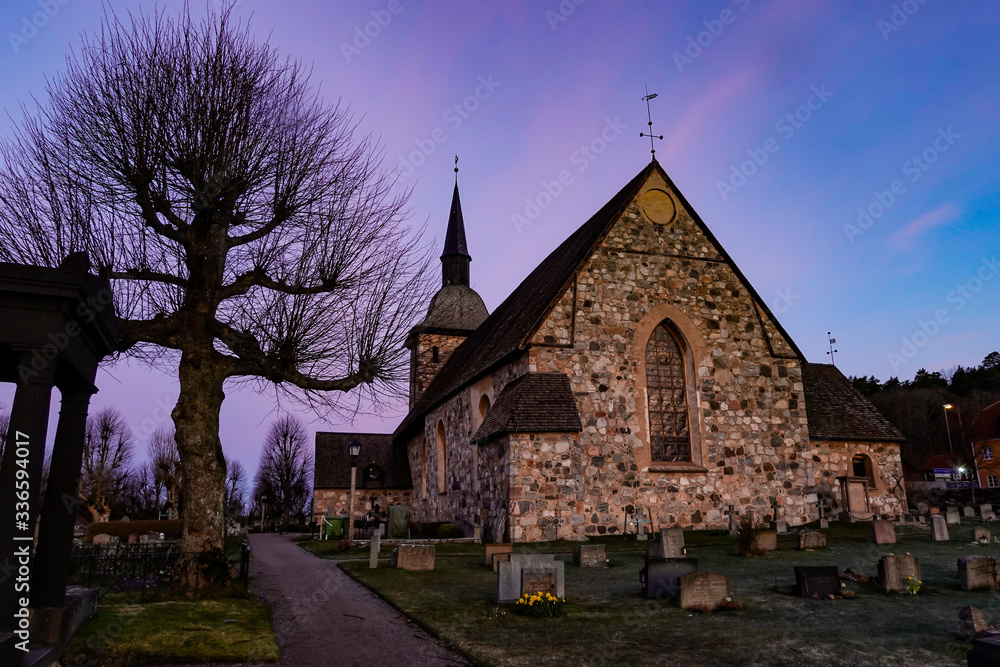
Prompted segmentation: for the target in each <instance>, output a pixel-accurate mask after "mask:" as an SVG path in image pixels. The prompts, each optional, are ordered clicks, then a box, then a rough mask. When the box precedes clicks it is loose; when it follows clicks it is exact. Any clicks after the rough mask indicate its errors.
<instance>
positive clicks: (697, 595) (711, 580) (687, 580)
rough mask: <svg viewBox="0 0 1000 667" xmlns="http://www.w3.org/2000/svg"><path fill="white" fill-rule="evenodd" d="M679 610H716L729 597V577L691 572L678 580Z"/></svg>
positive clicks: (711, 573)
mask: <svg viewBox="0 0 1000 667" xmlns="http://www.w3.org/2000/svg"><path fill="white" fill-rule="evenodd" d="M678 597H679V602H678V603H679V606H680V607H681V609H710V610H714V609H718V608H719V606H720V605H721V604H722V603H723V602H724V601H725V600H726V598H728V597H729V577H728V576H727V575H725V574H719V573H718V572H692V573H691V574H686V575H684V576H683V577H681V579H680V593H679V596H678Z"/></svg>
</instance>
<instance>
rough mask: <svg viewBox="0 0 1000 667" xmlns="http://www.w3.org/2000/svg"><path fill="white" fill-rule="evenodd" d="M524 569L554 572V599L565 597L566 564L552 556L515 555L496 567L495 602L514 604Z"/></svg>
mask: <svg viewBox="0 0 1000 667" xmlns="http://www.w3.org/2000/svg"><path fill="white" fill-rule="evenodd" d="M525 569H534V570H554V571H555V573H556V592H555V595H556V597H560V598H562V597H566V563H565V562H564V561H561V560H556V559H555V556H554V555H553V554H515V553H512V554H510V555H509V559H508V560H506V561H502V562H500V563H499V565H498V566H497V602H498V603H500V604H503V603H506V602H516V601H517V600H518V598H520V597H521V571H522V570H525Z"/></svg>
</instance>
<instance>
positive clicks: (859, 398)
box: [802, 363, 906, 442]
mask: <svg viewBox="0 0 1000 667" xmlns="http://www.w3.org/2000/svg"><path fill="white" fill-rule="evenodd" d="M802 386H803V387H804V389H805V397H806V416H807V418H808V419H809V439H810V440H826V441H837V440H842V441H868V442H903V441H905V440H906V438H905V437H904V436H903V434H902V433H901V432H900V430H899V429H898V428H896V427H895V426H893V424H892V422H890V421H889V420H888V419H886V418H885V417H884V416H883V415H882V413H881V412H879V411H878V408H876V407H875V405H874V404H873V403H872V402H871V401H869V400H868V399H867V398H865V397H864V395H863V394H862V393H861V392H859V391H858V390H857V389H855V388H854V385H852V384H851V382H850V380H848V379H847V378H846V377H844V374H843V373H841V372H840V371H839V370H838V369H837V367H836V366H831V365H829V364H810V363H803V364H802Z"/></svg>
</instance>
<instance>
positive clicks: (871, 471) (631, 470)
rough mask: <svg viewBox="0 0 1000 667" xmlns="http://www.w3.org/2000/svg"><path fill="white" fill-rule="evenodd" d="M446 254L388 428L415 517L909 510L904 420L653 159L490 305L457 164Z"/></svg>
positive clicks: (665, 522)
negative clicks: (814, 355)
mask: <svg viewBox="0 0 1000 667" xmlns="http://www.w3.org/2000/svg"><path fill="white" fill-rule="evenodd" d="M441 263H442V279H443V280H442V286H441V288H440V290H439V291H438V292H437V294H436V295H435V296H434V298H433V299H432V301H431V303H430V305H429V308H428V311H427V316H426V318H425V319H424V320H423V322H421V323H420V324H419V325H417V326H416V327H414V328H413V330H412V331H411V333H410V335H409V337H408V339H407V341H406V346H407V348H408V349H409V351H410V410H409V413H408V414H407V415H406V417H405V418H404V419H403V421H402V423H401V424H400V425H399V427H398V428H397V429H396V431H395V433H394V434H393V439H392V443H391V445H386V446H387V447H388V446H391V447H392V448H393V449H394V450H395V451H396V452H398V456H397V458H399V457H403V458H405V460H406V462H407V463H408V465H409V471H408V472H409V475H408V478H409V480H410V488H409V489H408V490H409V497H408V501H409V503H410V505H411V517H412V518H413V519H414V520H416V521H422V522H437V521H452V522H456V523H458V524H459V525H463V526H466V527H472V526H478V527H480V529H481V530H482V531H483V534H484V536H485V537H486V538H487V539H491V540H501V539H509V540H513V541H517V542H523V541H537V540H553V539H570V540H582V539H585V538H586V537H587V536H588V535H604V534H615V533H622V532H624V531H626V530H628V531H632V530H634V529H635V528H634V527H635V519H636V518H637V517H643V518H645V519H647V520H651V522H652V524H653V527H654V528H658V527H660V526H675V525H679V526H683V527H686V528H724V527H727V526H728V525H729V516H728V515H727V512H728V510H729V508H730V506H732V507H733V508H734V509H735V511H736V512H743V511H747V510H753V511H755V512H757V513H758V514H759V515H760V516H763V517H767V516H768V515H770V514H772V513H773V510H772V507H774V506H775V504H776V505H777V507H778V514H779V516H778V518H779V519H781V520H783V521H786V522H788V523H789V524H791V525H796V524H801V523H805V522H807V521H810V520H814V519H816V518H818V513H819V511H820V509H819V508H820V505H823V506H824V507H825V508H826V509H827V510H828V512H829V514H828V516H831V518H832V516H833V515H835V514H838V513H839V514H840V515H841V516H852V517H853V518H855V519H861V520H864V519H869V518H871V517H872V516H874V515H882V516H896V515H899V514H900V513H901V512H902V511H903V510H904V507H905V496H904V492H903V488H902V477H903V474H902V469H901V462H900V454H899V443H900V442H901V441H902V440H903V436H902V434H901V433H900V432H899V431H898V430H897V429H896V428H895V427H894V426H893V425H892V424H891V423H889V422H888V421H887V420H886V419H885V418H884V417H883V416H882V415H881V414H880V413H879V412H878V411H877V409H876V408H875V407H874V406H873V405H872V404H871V403H870V402H869V401H868V400H867V399H865V398H864V397H863V396H862V395H861V394H860V393H858V392H857V391H856V390H855V389H854V388H853V387H852V386H851V384H850V383H849V382H848V380H847V379H846V378H845V377H844V376H843V375H842V374H841V373H840V372H839V371H838V370H837V369H836V368H835V367H833V366H830V365H826V364H813V363H808V362H807V361H806V359H805V357H804V356H803V354H802V352H801V351H800V350H799V348H798V347H797V346H796V345H795V342H794V341H793V340H792V339H791V338H790V337H789V335H788V334H787V332H785V330H784V329H783V328H782V326H781V324H779V322H778V321H777V319H776V318H775V317H774V315H773V314H772V313H771V311H770V310H769V309H768V307H767V305H766V304H765V302H764V300H763V299H761V298H760V296H759V295H758V294H757V292H756V291H755V290H754V288H753V286H752V285H751V284H750V283H749V282H748V281H747V279H746V278H745V276H744V275H743V274H742V273H741V272H740V270H739V268H738V267H737V266H736V265H735V263H734V262H733V260H732V259H731V258H730V257H729V255H728V254H727V253H726V251H725V249H723V247H722V246H721V245H720V244H719V242H718V241H717V240H716V238H715V237H714V236H713V234H712V232H711V231H710V230H709V229H708V227H707V226H706V225H705V223H704V222H703V221H702V220H701V218H700V217H699V216H698V214H697V212H695V211H694V209H693V208H692V207H691V205H690V204H689V203H688V202H687V200H686V199H685V198H684V196H683V195H682V194H681V193H680V192H679V191H678V190H677V188H676V187H675V186H674V184H673V183H672V181H671V180H670V178H669V177H668V176H667V174H666V173H665V172H664V170H663V169H662V167H661V166H660V165H659V163H657V162H656V161H655V160H654V161H653V162H651V163H650V164H649V165H648V166H646V168H644V169H643V170H642V171H641V172H640V173H639V174H638V175H636V176H635V178H633V179H632V180H631V181H630V182H629V183H628V184H626V185H625V187H623V188H622V189H621V190H620V191H619V192H618V193H617V194H615V195H614V196H613V197H612V198H611V199H610V200H609V201H608V203H607V204H605V205H604V206H603V207H602V208H601V209H600V210H599V211H597V213H595V214H594V215H593V217H591V218H590V219H589V220H587V221H586V222H584V223H583V225H582V226H581V227H579V229H577V230H576V231H575V232H574V233H573V234H572V235H571V236H570V237H569V238H568V239H566V241H564V242H563V243H562V244H561V245H560V246H559V247H558V248H556V249H555V250H554V251H553V252H552V254H550V255H549V256H548V257H547V258H545V260H543V261H542V263H541V264H540V265H539V266H538V267H537V268H536V269H535V270H534V271H532V272H531V273H530V274H529V275H528V277H527V278H525V279H524V281H523V282H522V283H521V284H520V285H519V286H518V287H517V288H516V289H515V290H514V291H513V293H511V295H510V296H509V297H508V298H507V299H506V300H505V301H504V302H503V303H502V304H500V306H499V307H497V309H496V310H495V311H494V312H493V313H492V314H491V313H488V312H487V309H486V306H485V305H484V303H483V300H482V299H481V298H480V296H479V295H478V294H477V293H476V292H475V291H474V290H473V289H472V288H471V287H470V282H469V272H470V263H471V256H470V253H469V248H468V245H467V242H466V237H465V226H464V220H463V216H462V208H461V202H460V199H459V194H458V186H457V184H456V186H455V192H454V195H453V199H452V205H451V212H450V216H449V220H448V228H447V233H446V237H445V244H444V252H443V254H442V256H441ZM319 458H320V455H319V452H318V451H317V460H318V459H319ZM317 487H319V480H318V479H317ZM317 490H319V489H317ZM317 509H318V510H319V509H320V508H317ZM772 518H773V517H772Z"/></svg>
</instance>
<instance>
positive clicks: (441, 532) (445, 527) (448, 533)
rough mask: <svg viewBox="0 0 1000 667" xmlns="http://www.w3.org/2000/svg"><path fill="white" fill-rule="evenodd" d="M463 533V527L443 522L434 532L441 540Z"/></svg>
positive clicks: (460, 535)
mask: <svg viewBox="0 0 1000 667" xmlns="http://www.w3.org/2000/svg"><path fill="white" fill-rule="evenodd" d="M462 535H463V533H462V529H461V528H459V527H458V526H456V525H455V524H453V523H442V524H441V525H440V526H438V527H437V530H436V531H435V532H434V537H436V538H438V539H439V540H451V539H454V538H456V537H462Z"/></svg>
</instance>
